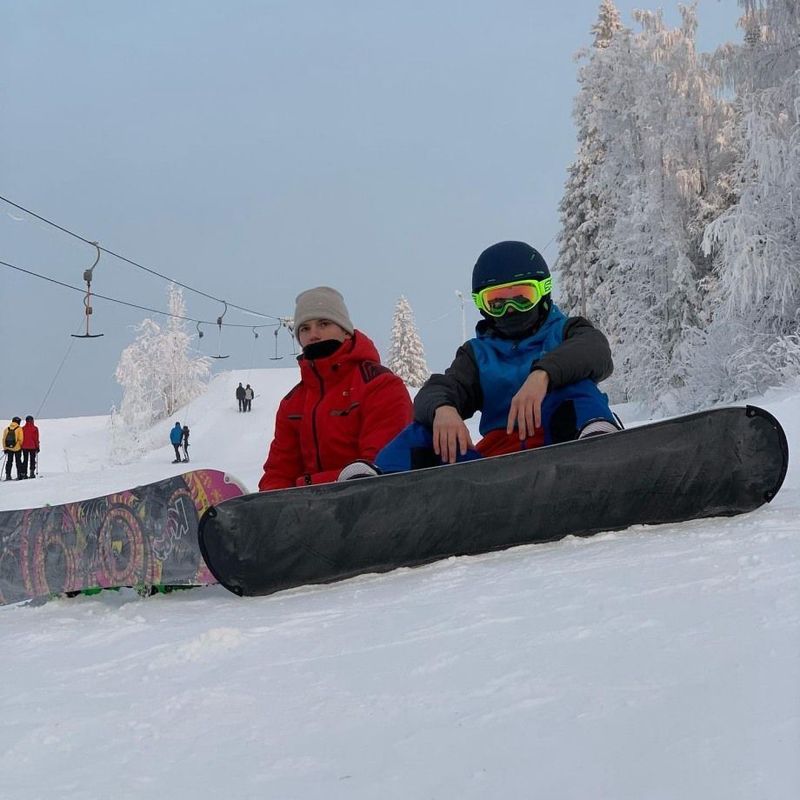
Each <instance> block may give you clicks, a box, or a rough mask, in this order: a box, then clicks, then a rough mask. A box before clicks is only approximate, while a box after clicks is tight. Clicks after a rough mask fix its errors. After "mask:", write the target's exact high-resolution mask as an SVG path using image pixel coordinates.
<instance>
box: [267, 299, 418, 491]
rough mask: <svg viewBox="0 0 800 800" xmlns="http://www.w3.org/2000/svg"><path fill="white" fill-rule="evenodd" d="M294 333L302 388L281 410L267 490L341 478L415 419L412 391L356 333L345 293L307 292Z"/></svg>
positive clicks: (292, 393) (299, 302)
mask: <svg viewBox="0 0 800 800" xmlns="http://www.w3.org/2000/svg"><path fill="white" fill-rule="evenodd" d="M294 330H295V335H296V336H297V339H298V341H299V342H300V346H301V347H302V348H303V354H302V355H301V356H300V357H299V358H298V362H299V364H300V383H299V384H298V385H297V386H295V387H294V389H292V390H291V391H290V392H289V394H287V395H286V397H284V398H283V400H281V404H280V406H279V407H278V413H277V416H276V418H275V438H274V439H273V440H272V444H271V445H270V448H269V455H268V457H267V461H266V463H265V464H264V475H263V476H262V478H261V480H260V481H259V484H258V488H259V489H260V490H262V491H265V490H268V489H283V488H286V487H289V486H295V485H297V486H303V485H306V484H311V483H327V482H329V481H335V480H337V478H338V477H339V474H340V472H341V470H342V468H343V467H345V466H346V465H347V464H350V462H354V461H357V460H358V459H365V460H368V461H369V460H374V458H375V456H376V455H377V453H378V451H379V450H380V449H381V447H383V446H384V445H385V444H386V442H388V441H389V440H390V439H391V438H392V437H393V436H395V435H396V434H397V433H399V432H400V431H401V430H402V429H403V428H404V427H405V426H406V425H407V424H408V423H409V422H410V421H411V399H410V397H409V395H408V389H406V387H405V384H404V383H403V381H401V380H400V378H398V377H397V375H395V374H394V373H393V372H392V371H391V370H390V369H388V368H387V367H384V366H382V365H381V363H380V356H379V355H378V351H377V350H376V349H375V345H374V344H373V343H372V341H371V340H370V339H369V338H367V336H365V335H364V334H363V333H362V332H361V331H357V330H355V328H354V327H353V323H352V322H351V321H350V315H349V313H348V311H347V307H346V306H345V304H344V299H343V298H342V296H341V294H339V292H337V291H336V290H335V289H331V288H329V287H327V286H320V287H317V288H316V289H309V290H308V291H305V292H301V293H300V294H299V295H298V296H297V305H296V308H295V312H294ZM371 474H373V475H374V474H375V472H374V470H372V472H371Z"/></svg>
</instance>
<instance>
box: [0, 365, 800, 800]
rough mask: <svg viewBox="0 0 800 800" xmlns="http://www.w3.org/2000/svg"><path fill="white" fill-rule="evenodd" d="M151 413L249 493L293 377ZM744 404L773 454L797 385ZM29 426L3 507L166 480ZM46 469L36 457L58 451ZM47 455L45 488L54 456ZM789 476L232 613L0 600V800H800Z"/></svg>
mask: <svg viewBox="0 0 800 800" xmlns="http://www.w3.org/2000/svg"><path fill="white" fill-rule="evenodd" d="M243 375H244V373H242V375H239V374H237V373H232V374H228V375H227V376H220V377H219V378H217V379H216V380H215V382H214V384H213V385H212V387H211V389H210V391H209V393H208V394H207V395H206V396H205V397H203V398H201V399H199V400H198V401H196V402H195V403H193V404H192V405H191V406H190V407H189V408H188V409H186V410H185V412H184V413H183V416H179V417H178V419H180V421H181V422H184V421H188V423H189V425H190V426H191V428H192V445H193V448H192V456H193V466H216V467H222V468H225V469H228V470H229V471H231V472H232V473H233V474H235V475H236V476H237V477H239V478H241V479H242V480H244V481H245V482H246V483H247V484H248V485H249V486H254V485H255V483H256V481H257V479H258V477H259V475H260V465H261V463H262V461H263V457H264V453H265V451H266V446H267V443H268V441H269V438H270V436H271V433H272V422H273V420H272V416H273V414H274V411H275V406H276V404H277V401H278V399H279V398H280V396H281V395H282V394H283V393H284V392H285V391H286V390H288V388H290V387H291V386H292V385H293V384H294V380H295V375H296V372H295V370H277V371H268V372H267V371H265V372H263V373H260V374H257V373H255V372H252V373H248V377H247V378H246V380H248V381H249V382H250V383H252V384H253V385H254V386H255V387H256V391H257V392H259V397H258V398H257V399H256V401H255V402H254V403H253V412H252V413H251V414H250V415H244V414H239V413H238V412H237V411H236V406H235V401H233V400H232V398H233V390H234V388H235V386H236V384H237V383H238V381H239V380H245V378H244V377H243ZM760 404H762V405H764V406H765V407H766V408H768V409H769V410H770V411H772V412H773V413H774V414H775V415H776V416H777V417H778V418H779V419H780V420H781V422H782V423H783V425H784V427H785V428H786V431H787V435H788V437H789V441H790V452H792V453H793V452H796V451H797V448H798V446H800V413H798V412H800V394H798V393H796V392H795V393H790V392H786V391H784V392H775V393H773V394H771V395H770V396H768V397H766V398H763V399H762V400H761V401H760ZM105 424H106V423H105V420H104V418H82V419H78V420H61V421H49V420H45V421H43V422H42V425H41V428H42V436H43V440H44V445H43V446H44V449H43V452H42V455H43V461H42V469H43V472H44V473H45V475H46V478H44V479H42V480H41V481H28V482H20V483H4V484H0V502H2V507H3V508H12V507H21V506H27V505H30V504H34V503H38V502H41V501H42V500H43V499H44V498H45V497H46V498H47V499H48V501H49V502H60V501H64V500H69V499H76V498H77V497H80V496H86V494H87V493H86V490H87V489H91V491H90V492H88V494H95V493H99V492H101V491H107V490H109V487H110V488H121V487H123V486H127V485H131V484H132V483H136V482H141V481H142V480H151V479H155V478H157V477H161V476H163V475H165V474H170V471H171V470H174V469H176V468H177V465H176V466H175V467H173V465H171V464H169V461H170V459H171V449H170V448H169V445H168V442H167V434H168V430H169V425H165V426H164V429H163V431H160V432H156V433H155V434H154V436H155V435H157V436H159V437H161V436H162V435H163V442H164V443H166V444H162V445H161V446H160V447H159V448H158V449H157V450H154V451H153V452H151V453H149V454H148V456H147V458H146V459H144V460H143V461H141V462H138V463H136V464H133V465H129V466H126V467H122V468H114V467H111V466H109V465H108V464H107V462H106V461H105V460H104V458H105V456H104V452H105V451H104V446H105V442H106V437H107V435H108V434H107V431H106V428H105ZM59 453H60V455H59ZM67 463H68V464H69V470H70V471H69V472H66V465H67ZM799 528H800V472H798V470H797V469H796V466H795V464H794V463H793V462H790V470H789V474H788V476H787V481H786V483H785V485H784V488H783V489H782V491H781V492H780V494H779V495H778V497H777V498H776V499H775V501H773V502H772V503H771V504H770V505H768V506H766V507H765V508H763V509H760V510H759V511H756V512H754V513H752V514H748V515H744V516H741V517H736V518H733V519H720V520H704V521H701V522H692V523H688V524H684V525H680V526H659V527H653V528H647V529H645V528H640V529H633V530H629V531H625V532H620V533H613V534H605V535H600V536H597V537H594V538H592V539H588V540H576V539H567V540H564V541H562V542H558V543H554V544H547V545H538V546H528V547H521V548H516V549H513V550H509V551H505V552H501V553H493V554H488V555H484V556H478V557H465V558H458V559H450V560H448V561H444V562H440V563H437V564H433V565H430V566H427V567H421V568H417V569H411V570H398V571H396V572H394V573H390V574H386V575H381V576H364V577H360V578H356V579H352V580H349V581H346V582H343V583H340V584H336V585H332V586H324V587H312V588H305V589H297V590H293V591H290V592H284V593H281V594H278V595H274V596H272V597H267V598H252V599H241V598H237V597H234V596H233V595H230V594H228V593H227V592H225V591H224V590H223V589H221V588H220V587H209V588H205V589H194V590H191V591H187V592H181V593H177V594H172V595H169V596H161V597H154V598H150V599H147V600H140V599H139V598H138V597H136V595H135V594H133V593H132V592H121V593H113V592H106V593H104V594H102V595H99V596H97V597H91V598H89V597H81V598H75V599H73V600H59V601H53V602H50V603H48V604H46V605H44V606H41V607H31V606H15V607H10V608H3V609H0V641H2V644H3V652H2V661H1V662H0V663H2V667H0V798H26V799H27V798H53V797H58V798H99V797H115V798H141V797H143V796H159V797H174V798H192V799H194V798H219V797H241V798H495V797H502V798H523V797H524V798H528V797H536V798H539V797H541V798H582V799H584V798H614V799H615V800H624V799H627V798H631V799H633V798H653V799H656V798H658V799H660V798H664V800H666V799H667V798H698V799H699V798H702V799H703V800H709V798H726V800H730V798H748V800H750V799H751V798H770V800H782V799H783V798H786V799H787V800H788V799H789V798H792V799H795V798H797V797H800V765H799V764H798V759H797V753H798V752H799V751H800V680H798V678H800V530H798V529H799Z"/></svg>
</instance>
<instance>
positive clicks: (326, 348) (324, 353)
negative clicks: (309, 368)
mask: <svg viewBox="0 0 800 800" xmlns="http://www.w3.org/2000/svg"><path fill="white" fill-rule="evenodd" d="M343 344H344V342H340V341H338V339H325V341H323V342H314V344H309V345H306V346H305V347H304V348H303V355H304V356H305V357H306V358H307V359H308V360H309V361H314V360H316V359H318V358H327V357H328V356H332V355H333V354H334V353H335V352H336V351H337V350H338V349H339V348H340V347H341V346H342V345H343Z"/></svg>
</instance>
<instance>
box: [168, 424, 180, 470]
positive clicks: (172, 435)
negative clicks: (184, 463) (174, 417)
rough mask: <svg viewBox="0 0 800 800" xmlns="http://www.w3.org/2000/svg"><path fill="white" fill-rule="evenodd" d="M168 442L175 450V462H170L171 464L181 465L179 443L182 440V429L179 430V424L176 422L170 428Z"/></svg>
mask: <svg viewBox="0 0 800 800" xmlns="http://www.w3.org/2000/svg"><path fill="white" fill-rule="evenodd" d="M169 440H170V442H171V443H172V446H173V447H174V448H175V460H174V461H173V462H172V463H173V464H180V463H181V451H180V446H181V441H182V440H183V428H181V424H180V422H176V423H175V424H174V425H173V426H172V430H171V431H170V432H169Z"/></svg>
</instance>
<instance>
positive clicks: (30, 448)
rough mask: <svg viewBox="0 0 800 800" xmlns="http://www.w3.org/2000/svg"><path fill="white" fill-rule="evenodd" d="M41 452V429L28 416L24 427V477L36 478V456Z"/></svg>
mask: <svg viewBox="0 0 800 800" xmlns="http://www.w3.org/2000/svg"><path fill="white" fill-rule="evenodd" d="M38 452H39V429H38V428H37V427H36V425H35V424H34V422H33V417H32V416H31V415H30V414H28V416H27V417H25V424H24V425H23V426H22V477H23V478H25V477H28V478H35V477H36V456H37V454H38Z"/></svg>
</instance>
